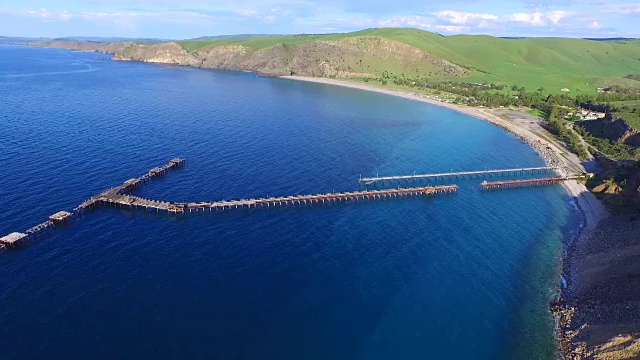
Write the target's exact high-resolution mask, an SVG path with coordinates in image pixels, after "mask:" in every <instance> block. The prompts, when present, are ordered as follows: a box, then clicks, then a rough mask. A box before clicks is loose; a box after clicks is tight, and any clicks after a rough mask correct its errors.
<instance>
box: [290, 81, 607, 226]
mask: <svg viewBox="0 0 640 360" xmlns="http://www.w3.org/2000/svg"><path fill="white" fill-rule="evenodd" d="M280 78H282V79H289V80H296V81H306V82H313V83H319V84H326V85H335V86H342V87H348V88H352V89H358V90H364V91H370V92H377V93H381V94H386V95H391V96H396V97H401V98H405V99H409V100H415V101H420V102H423V103H427V104H431V105H435V106H439V107H443V108H446V109H449V110H453V111H456V112H459V113H462V114H465V115H469V116H472V117H475V118H477V119H480V120H484V121H486V122H488V123H490V124H493V125H495V126H498V127H500V128H502V129H503V130H505V131H507V132H509V133H510V134H512V135H514V136H516V137H517V138H519V139H520V140H522V141H523V142H525V143H526V144H527V145H529V146H530V147H531V148H532V149H533V150H534V151H536V152H537V153H538V154H539V155H540V157H542V159H543V160H544V161H545V163H546V164H547V165H548V166H559V167H561V168H562V170H563V171H564V172H566V171H571V170H572V168H573V170H576V168H580V169H581V170H582V171H584V168H583V167H582V165H580V164H576V163H574V162H571V160H569V159H568V158H567V157H566V156H565V151H564V150H563V149H562V148H561V147H560V146H559V145H558V143H556V142H552V141H549V139H548V138H545V137H542V136H540V135H538V134H536V133H534V132H532V131H530V130H529V129H526V128H524V127H521V126H518V125H517V124H516V123H515V122H511V121H507V120H505V119H502V118H500V117H499V116H497V115H495V114H492V113H489V112H488V111H487V109H486V108H478V107H471V106H462V105H456V104H450V103H447V102H444V101H440V100H436V99H432V98H428V97H425V96H421V95H418V94H415V93H409V92H406V91H403V90H396V89H383V88H380V87H378V86H373V85H368V84H360V83H356V82H353V81H348V80H334V79H326V78H310V77H304V76H281V77H280ZM564 175H566V174H564ZM562 187H563V188H564V189H565V191H566V192H567V194H568V195H569V196H571V197H572V198H574V199H576V206H578V209H579V210H580V212H581V213H582V216H583V217H584V226H583V227H582V229H581V230H582V231H581V233H582V234H581V236H580V237H584V233H585V232H587V233H588V232H589V231H592V230H593V229H595V227H596V226H597V225H598V223H599V222H600V220H602V219H605V218H607V217H609V216H610V214H609V211H608V210H607V209H606V208H605V207H604V205H603V204H602V203H601V202H600V201H599V200H598V199H597V198H596V197H595V195H593V193H591V192H590V191H589V190H587V188H586V187H585V186H584V185H583V184H580V183H579V182H577V181H575V180H570V181H566V182H564V183H562Z"/></svg>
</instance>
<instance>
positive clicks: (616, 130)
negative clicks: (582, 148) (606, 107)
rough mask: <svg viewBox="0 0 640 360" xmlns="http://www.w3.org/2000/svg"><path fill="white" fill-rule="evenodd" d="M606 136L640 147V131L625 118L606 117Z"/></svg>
mask: <svg viewBox="0 0 640 360" xmlns="http://www.w3.org/2000/svg"><path fill="white" fill-rule="evenodd" d="M602 121H603V122H604V128H603V129H604V133H605V136H606V137H607V138H609V139H611V140H613V141H618V142H621V143H624V144H627V145H631V146H635V147H640V131H638V130H636V129H634V128H632V127H631V126H629V124H627V123H626V122H625V121H624V119H613V118H611V117H609V116H608V117H606V118H605V119H604V120H602Z"/></svg>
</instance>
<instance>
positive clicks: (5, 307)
mask: <svg viewBox="0 0 640 360" xmlns="http://www.w3.org/2000/svg"><path fill="white" fill-rule="evenodd" d="M97 57H102V55H98V54H92V53H72V52H68V51H61V50H52V49H35V48H25V47H0V99H2V100H1V101H2V105H1V107H0V124H1V125H2V126H0V164H2V167H1V172H0V208H1V209H2V212H0V234H1V235H4V234H7V233H10V232H12V231H24V230H25V229H27V228H29V227H31V226H33V225H35V224H37V223H39V222H41V221H43V220H45V219H46V218H47V216H48V215H50V214H52V213H54V212H56V211H59V210H69V209H71V208H73V207H75V206H76V205H77V204H79V203H80V202H82V201H83V200H84V199H86V198H88V197H90V196H91V195H94V194H96V193H98V192H100V191H102V190H104V189H106V188H108V187H111V186H114V185H116V184H119V183H121V182H122V181H124V180H126V179H129V178H131V177H134V176H140V175H142V174H143V173H145V172H146V171H147V170H148V169H150V168H152V167H155V166H157V165H161V164H163V163H165V162H166V161H167V160H168V159H170V158H172V157H175V156H181V157H185V158H186V159H187V165H186V166H185V167H184V168H182V169H178V170H176V171H173V172H171V173H170V174H168V176H167V177H165V178H163V179H160V180H156V181H153V182H151V183H149V184H148V185H147V186H146V187H145V188H143V189H141V190H139V191H136V194H137V195H140V196H144V197H151V198H159V199H160V198H161V199H167V200H172V201H184V200H187V201H199V200H213V199H231V198H251V197H257V196H264V195H267V194H268V195H293V194H303V193H317V192H329V191H332V190H335V191H349V190H356V189H358V182H357V180H358V177H359V176H360V174H362V175H363V176H370V175H375V174H376V173H380V174H405V173H412V172H413V171H417V172H442V171H450V170H451V169H453V170H474V169H483V168H507V167H514V166H540V165H543V161H542V160H541V159H540V158H539V157H538V156H537V154H536V153H535V152H534V151H533V150H531V149H530V148H529V147H527V146H526V145H525V144H523V143H522V142H521V141H520V140H518V139H517V138H515V137H513V136H511V135H509V134H507V133H505V132H503V131H502V130H500V129H498V128H496V127H494V126H492V125H490V124H487V123H485V122H483V121H480V120H477V119H474V118H471V117H468V116H466V115H462V114H459V113H455V112H452V111H450V110H446V109H442V108H438V107H434V106H430V105H427V104H422V103H418V102H413V101H409V100H406V99H401V98H395V97H390V96H386V95H381V94H375V93H369V92H363V91H357V90H352V89H345V88H338V87H332V86H328V85H320V84H309V83H299V82H295V81H291V80H284V79H273V78H263V77H258V76H255V75H253V74H248V73H240V72H224V71H210V70H200V69H191V68H179V67H165V66H157V65H148V64H140V63H123V62H112V61H99V60H96V58H97ZM479 181H481V180H478V179H474V180H469V181H458V185H460V190H459V192H458V194H454V195H440V196H434V197H428V198H412V199H405V200H393V201H370V202H364V203H357V204H343V205H333V206H324V207H322V206H319V207H307V208H283V209H269V210H253V211H247V210H245V211H232V212H226V213H217V214H216V213H214V214H210V213H206V214H199V215H191V216H169V215H165V214H155V213H141V212H131V211H126V210H120V209H113V208H103V209H99V210H96V211H93V212H91V214H90V215H89V216H88V217H86V218H84V219H82V220H81V221H78V222H77V223H75V224H74V225H73V226H69V227H65V228H62V229H60V230H56V231H55V232H53V233H52V236H50V237H48V238H47V239H45V240H41V241H35V242H33V243H31V244H29V245H28V246H25V247H23V248H22V249H20V250H17V251H11V252H6V253H4V254H0V349H2V351H0V358H22V357H26V356H29V357H40V358H79V357H83V358H123V357H124V358H133V357H137V358H173V357H184V358H194V357H197V358H221V359H426V358H450V359H513V358H527V359H549V358H551V357H552V356H553V352H554V347H553V338H552V334H551V331H552V322H551V318H550V316H549V314H548V312H547V306H548V301H549V299H550V297H551V296H552V295H553V289H554V288H555V287H556V286H557V284H558V268H557V264H558V259H559V256H560V253H561V247H562V245H561V244H562V239H563V235H564V230H565V229H567V228H570V227H571V226H570V225H571V224H572V222H575V219H574V218H575V217H574V215H575V214H574V210H572V208H571V206H570V204H569V201H568V198H567V197H566V196H565V195H564V193H563V191H562V189H561V188H559V187H547V188H528V189H518V190H508V191H493V192H482V191H480V190H478V189H477V184H478V182H479ZM401 185H402V186H407V184H401ZM389 186H392V187H395V186H397V184H390V185H389ZM1 235H0V236H1Z"/></svg>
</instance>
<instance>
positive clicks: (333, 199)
mask: <svg viewBox="0 0 640 360" xmlns="http://www.w3.org/2000/svg"><path fill="white" fill-rule="evenodd" d="M184 161H185V160H184V159H180V158H176V159H172V160H170V161H169V163H167V164H166V165H164V166H161V167H156V168H153V169H151V170H149V171H148V172H147V173H146V174H145V175H143V176H141V177H138V178H133V179H129V180H127V181H125V182H124V183H122V185H120V186H117V187H114V188H111V189H108V190H106V191H103V192H101V193H100V194H98V195H95V196H93V197H91V198H90V199H87V200H86V201H84V202H82V203H81V204H80V205H78V206H76V207H75V208H74V209H73V210H72V211H70V212H68V211H59V212H57V213H55V214H53V215H51V216H50V217H49V219H48V221H45V222H42V223H40V224H38V225H35V226H33V227H31V228H30V229H28V230H26V231H25V232H24V233H18V232H14V233H11V234H9V235H7V236H4V237H2V238H0V249H4V248H10V247H15V246H18V245H20V244H22V243H24V242H26V241H29V240H31V239H34V238H37V237H39V236H43V235H44V234H46V233H47V232H48V231H49V230H51V229H55V228H56V227H58V226H63V225H65V224H68V223H70V222H72V221H73V220H74V219H76V218H78V217H80V216H82V215H84V214H85V213H86V211H87V210H89V209H92V208H94V207H96V206H101V205H111V206H116V207H124V208H129V209H137V210H147V211H156V212H167V213H179V214H184V213H186V212H197V211H207V210H208V211H214V210H230V209H242V208H245V209H248V208H259V207H260V208H264V207H266V208H270V207H281V206H306V205H315V204H332V203H342V202H344V203H346V202H355V201H360V200H368V199H371V200H373V199H385V198H399V197H408V196H421V195H433V194H440V193H453V192H456V191H457V190H458V187H457V186H456V185H443V186H426V187H413V188H397V189H386V190H364V191H354V192H342V193H328V194H315V195H295V196H281V197H266V198H259V199H242V200H221V201H213V202H188V203H178V202H170V201H162V200H152V199H144V198H141V197H138V196H133V195H131V194H130V193H129V192H130V191H132V190H134V189H136V188H138V187H140V186H142V185H143V184H145V183H146V182H147V181H149V180H151V179H153V178H156V177H159V176H162V175H164V174H165V173H166V172H167V171H168V170H170V169H173V168H176V167H180V166H182V165H183V164H184Z"/></svg>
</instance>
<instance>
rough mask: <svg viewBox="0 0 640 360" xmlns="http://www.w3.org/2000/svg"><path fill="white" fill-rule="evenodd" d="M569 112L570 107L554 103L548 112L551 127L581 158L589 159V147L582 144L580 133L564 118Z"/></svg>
mask: <svg viewBox="0 0 640 360" xmlns="http://www.w3.org/2000/svg"><path fill="white" fill-rule="evenodd" d="M567 112H568V107H566V106H559V105H556V104H554V105H553V106H552V108H551V111H549V112H548V121H549V128H550V129H551V131H552V132H553V133H554V134H555V135H556V136H557V137H558V138H559V139H560V140H562V141H564V143H565V144H567V147H569V149H570V150H571V151H572V152H573V153H574V154H576V155H578V157H579V158H580V159H581V160H584V159H587V158H588V157H589V153H588V152H587V149H585V148H584V146H583V145H582V142H581V141H580V138H579V137H578V135H577V134H576V133H575V132H574V131H573V130H571V129H570V128H569V127H568V126H567V121H566V120H565V119H564V118H565V116H566V115H567Z"/></svg>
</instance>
